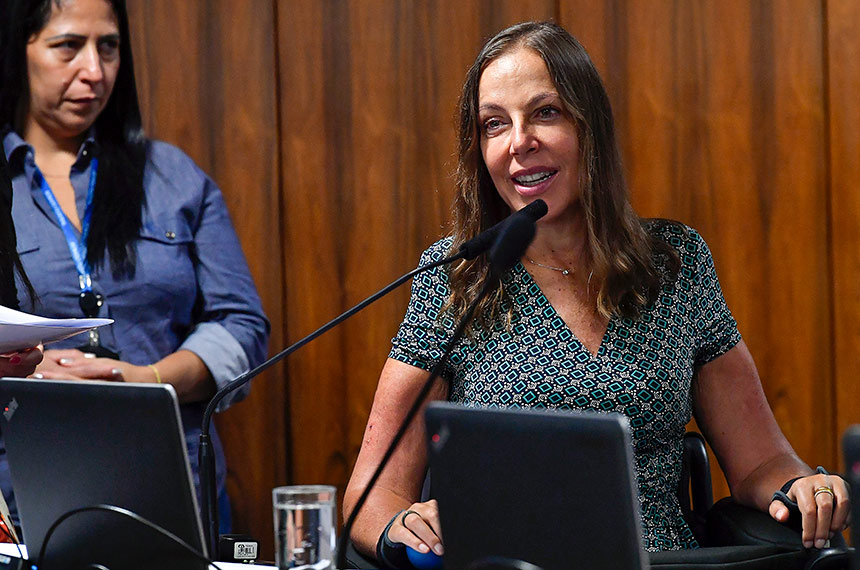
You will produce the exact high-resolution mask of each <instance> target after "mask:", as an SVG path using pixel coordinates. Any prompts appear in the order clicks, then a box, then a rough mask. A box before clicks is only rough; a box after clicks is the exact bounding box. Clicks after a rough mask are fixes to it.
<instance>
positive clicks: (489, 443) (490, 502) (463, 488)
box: [425, 402, 647, 570]
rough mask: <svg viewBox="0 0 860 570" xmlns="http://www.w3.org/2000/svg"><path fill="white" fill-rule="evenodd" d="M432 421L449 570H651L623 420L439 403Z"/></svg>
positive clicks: (430, 413) (435, 485) (435, 483)
mask: <svg viewBox="0 0 860 570" xmlns="http://www.w3.org/2000/svg"><path fill="white" fill-rule="evenodd" d="M425 420H426V423H427V434H428V450H429V459H430V471H431V473H432V477H431V492H430V493H431V496H432V497H434V498H436V499H437V500H438V502H439V516H440V520H441V525H442V534H443V539H444V543H445V556H444V557H443V558H444V561H443V563H444V567H445V568H446V569H448V568H451V569H453V568H457V569H474V570H479V569H490V568H534V566H537V567H539V568H541V569H543V570H569V569H570V568H588V569H589V570H603V569H605V570H618V569H621V568H623V569H625V570H628V569H629V570H635V569H644V568H647V565H646V562H647V556H646V555H645V554H644V550H643V548H642V543H641V540H642V539H641V530H640V527H641V524H640V514H639V502H638V498H637V494H636V489H635V487H634V475H633V452H632V446H631V442H630V434H629V428H628V425H627V420H626V418H624V417H623V416H620V415H617V414H596V413H586V412H567V411H564V412H550V411H535V410H530V411H524V410H511V409H508V410H500V409H484V408H466V407H463V406H459V405H455V404H449V403H438V402H434V403H431V404H430V405H429V406H428V408H427V410H426V412H425ZM533 565H534V566H533Z"/></svg>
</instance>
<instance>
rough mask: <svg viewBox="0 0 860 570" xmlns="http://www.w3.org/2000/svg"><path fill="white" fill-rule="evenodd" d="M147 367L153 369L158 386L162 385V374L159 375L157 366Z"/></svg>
mask: <svg viewBox="0 0 860 570" xmlns="http://www.w3.org/2000/svg"><path fill="white" fill-rule="evenodd" d="M147 366H149V367H150V368H152V371H153V372H155V382H156V383H157V384H161V383H162V382H161V374H159V373H158V368H156V367H155V364H147Z"/></svg>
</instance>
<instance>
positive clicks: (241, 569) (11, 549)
mask: <svg viewBox="0 0 860 570" xmlns="http://www.w3.org/2000/svg"><path fill="white" fill-rule="evenodd" d="M21 551H22V553H23V554H24V556H25V557H26V556H27V547H26V546H23V545H22V546H21ZM0 554H6V555H8V556H14V557H16V558H17V557H19V554H18V548H17V547H16V546H15V545H14V544H6V543H0ZM216 564H217V565H218V566H217V567H218V568H221V569H222V570H248V569H249V568H269V569H271V568H274V566H265V565H262V564H237V563H235V562H216ZM210 568H215V566H210Z"/></svg>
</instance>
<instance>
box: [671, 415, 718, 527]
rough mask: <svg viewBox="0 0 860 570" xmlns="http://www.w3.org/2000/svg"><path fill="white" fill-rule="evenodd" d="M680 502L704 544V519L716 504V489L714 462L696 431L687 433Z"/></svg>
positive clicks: (679, 484) (686, 516)
mask: <svg viewBox="0 0 860 570" xmlns="http://www.w3.org/2000/svg"><path fill="white" fill-rule="evenodd" d="M678 502H679V503H680V504H681V514H683V515H684V520H686V521H687V525H688V526H689V527H690V530H692V531H693V536H695V537H696V540H698V541H699V544H705V543H706V542H707V541H706V538H705V536H706V531H705V518H706V515H707V513H708V510H710V508H711V506H713V504H714V491H713V488H712V486H711V465H710V461H709V460H708V450H707V448H706V447H705V438H703V437H702V436H701V434H699V433H697V432H694V431H688V432H687V433H685V434H684V453H683V459H682V462H681V480H680V481H679V483H678Z"/></svg>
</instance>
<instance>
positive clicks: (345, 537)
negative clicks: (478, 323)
mask: <svg viewBox="0 0 860 570" xmlns="http://www.w3.org/2000/svg"><path fill="white" fill-rule="evenodd" d="M495 285H496V279H495V278H490V279H487V280H486V281H485V283H484V286H483V288H481V292H480V293H479V294H478V296H477V297H475V298H474V299H473V300H472V302H471V303H470V304H469V307H468V309H467V310H466V313H465V314H464V315H463V318H462V319H461V320H460V324H459V325H458V326H457V330H456V331H454V334H453V335H452V336H451V340H450V341H449V342H448V346H447V347H446V348H445V352H444V354H442V357H441V358H440V359H439V360H438V361H437V362H436V365H435V366H434V367H433V370H432V371H431V372H430V377H429V378H427V381H426V382H424V386H422V388H421V391H420V392H419V393H418V396H417V397H416V398H415V401H414V402H412V406H411V407H410V408H409V411H408V412H407V413H406V416H405V417H404V418H403V422H402V423H401V424H400V428H399V429H398V430H397V433H396V434H394V439H392V440H391V443H390V444H389V445H388V449H386V450H385V454H384V455H383V456H382V459H381V460H380V462H379V465H377V467H376V471H374V472H373V476H371V478H370V481H368V483H367V486H366V487H365V488H364V491H362V493H361V496H360V497H359V498H358V501H356V502H355V505H354V506H353V508H352V512H351V513H350V515H349V518H348V519H347V520H346V523H345V524H344V525H343V531H342V532H341V535H340V540H338V545H337V559H336V564H335V568H345V567H346V566H345V565H346V544H347V543H348V542H349V535H350V533H351V532H352V526H353V525H354V524H355V519H356V516H357V515H358V512H359V511H360V510H361V507H363V506H364V503H365V502H366V501H367V497H368V496H369V495H370V491H371V490H372V489H373V487H374V485H376V481H377V479H379V477H380V475H382V470H383V469H384V468H385V466H386V465H387V464H388V461H389V459H391V456H392V455H394V450H395V449H396V448H397V445H398V444H399V443H400V440H401V439H402V438H403V436H404V435H405V434H406V430H407V429H409V425H410V424H411V423H412V420H413V419H414V418H415V416H416V415H417V414H418V410H420V409H421V405H422V404H423V403H424V400H425V399H426V398H427V394H429V393H430V388H431V387H432V386H433V381H434V380H436V379H437V378H438V377H439V375H440V373H441V372H442V367H443V366H445V364H446V363H447V362H448V357H449V356H450V355H451V353H452V352H453V351H454V347H455V346H456V344H457V343H458V342H459V341H460V338H462V336H463V333H464V332H465V331H466V327H467V326H468V325H469V322H470V321H471V320H472V315H473V314H474V312H475V309H476V308H477V306H478V303H479V302H480V301H481V299H483V298H484V297H485V296H486V294H487V293H489V291H490V289H492V288H493V287H495Z"/></svg>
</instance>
